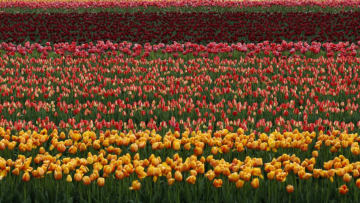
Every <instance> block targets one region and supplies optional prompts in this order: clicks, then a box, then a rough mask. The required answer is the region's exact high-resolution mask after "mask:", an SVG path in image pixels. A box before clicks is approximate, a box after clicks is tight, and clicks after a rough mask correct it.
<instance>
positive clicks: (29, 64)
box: [0, 42, 360, 134]
mask: <svg viewBox="0 0 360 203" xmlns="http://www.w3.org/2000/svg"><path fill="white" fill-rule="evenodd" d="M266 44H267V43H266V42H265V43H264V44H262V45H261V46H260V45H259V44H258V45H251V44H250V45H239V46H237V47H236V46H232V47H234V48H239V47H242V48H240V49H245V50H246V49H247V47H252V49H254V47H258V48H256V49H255V50H253V51H250V52H249V53H251V52H254V53H256V52H257V51H256V50H258V51H259V52H260V50H261V49H262V48H260V47H265V48H264V56H263V57H261V58H259V57H257V56H256V55H255V56H253V57H249V56H241V55H238V56H234V58H235V59H229V58H226V57H222V56H221V53H218V54H214V52H215V53H216V52H221V51H222V50H225V52H226V50H227V49H228V48H231V47H230V46H228V45H216V44H209V45H208V46H207V47H205V46H196V47H194V46H192V47H191V46H190V45H191V44H190V45H189V46H188V47H187V48H186V46H187V45H185V47H183V46H182V45H179V44H175V45H174V46H168V47H165V45H164V46H163V50H168V51H169V52H170V53H171V51H176V50H179V51H180V50H181V49H185V50H182V51H183V52H186V50H189V51H191V52H192V56H191V57H173V56H171V55H170V54H169V55H168V56H167V59H161V58H157V57H156V56H154V55H153V54H154V53H153V51H149V53H148V54H149V58H150V59H146V58H142V59H136V57H135V56H128V57H123V56H121V55H122V53H118V52H114V53H115V54H114V55H112V54H111V56H107V55H95V54H91V55H90V56H84V57H74V56H72V55H67V54H66V56H60V55H57V56H56V55H55V56H54V55H53V56H48V58H46V57H45V58H41V57H39V56H35V54H34V55H32V54H29V53H25V56H21V55H20V54H16V55H15V53H14V54H9V53H8V54H7V55H4V56H3V57H2V58H1V59H0V66H1V69H0V83H1V84H0V95H1V102H0V112H1V118H0V126H2V127H5V128H8V129H16V130H21V129H26V130H27V129H38V128H46V129H58V128H60V129H66V128H69V127H70V128H72V129H78V130H80V131H82V132H83V131H85V130H101V129H103V130H105V129H110V128H115V129H117V130H129V129H132V130H135V131H136V130H140V129H156V130H158V131H161V130H163V129H164V130H165V131H167V130H169V129H172V130H178V131H183V130H185V129H186V128H189V129H192V130H199V129H204V130H206V129H213V130H217V129H223V128H227V129H229V130H232V129H237V128H238V127H241V128H243V129H245V130H246V131H249V130H253V131H254V133H255V134H257V133H259V132H269V131H273V130H275V129H276V130H277V131H279V132H282V131H284V130H286V131H292V130H293V129H295V128H298V129H301V130H304V131H306V130H308V131H320V130H322V131H324V132H328V131H332V130H334V129H338V130H341V131H343V130H345V131H347V132H358V129H359V126H360V122H359V121H358V120H357V119H355V118H356V117H359V116H360V109H359V105H358V104H359V98H360V93H359V92H360V89H359V85H358V84H359V81H360V80H359V68H358V66H356V64H358V63H359V59H358V58H357V57H356V56H351V54H352V53H354V51H357V45H354V44H352V45H351V46H349V47H350V49H352V51H348V50H349V47H346V46H347V45H348V44H344V43H342V44H338V45H333V44H332V45H331V44H330V45H328V46H326V47H332V48H330V49H333V50H339V51H340V50H343V51H341V52H343V53H349V52H350V54H343V56H339V55H338V56H334V57H332V58H330V57H329V58H324V57H323V56H320V57H318V58H312V57H306V56H298V55H296V54H295V55H293V56H283V57H272V56H270V55H268V56H267V55H266V53H265V52H266V51H267V50H272V51H269V53H271V52H273V53H275V54H276V53H277V51H276V50H279V51H280V50H281V49H288V47H287V46H288V45H289V46H291V43H289V44H288V43H283V44H282V45H276V44H267V45H266ZM81 46H85V45H81ZM112 46H113V47H114V48H115V45H113V44H110V43H107V44H102V45H97V46H96V47H98V49H99V50H101V49H102V48H101V47H112ZM121 46H123V45H121ZM293 46H294V47H297V45H296V44H295V45H294V44H293ZM304 46H305V45H304ZM308 46H310V45H308ZM2 47H3V48H4V49H7V50H8V52H13V51H16V49H18V50H20V51H21V50H22V49H23V48H21V47H18V48H15V46H8V47H5V46H4V44H3V45H2ZM25 47H28V48H26V50H27V51H26V52H28V51H29V50H31V49H32V48H31V47H33V46H32V45H28V44H27V45H25ZM48 47H50V46H47V47H39V45H38V46H37V48H36V49H38V50H39V49H40V50H47V49H48ZM54 47H56V45H54ZM65 47H66V46H65ZM224 47H225V49H223V48H224ZM266 47H267V48H266ZM282 47H283V48H282ZM300 47H301V46H300ZM305 47H306V46H305ZM50 48H51V47H50ZM151 48H153V49H156V48H155V46H153V47H151V46H149V47H147V46H145V48H141V46H140V45H135V46H134V47H133V48H125V49H127V50H132V51H133V53H134V52H135V53H138V51H137V50H144V49H145V50H150V49H151ZM197 48H199V49H200V50H201V49H202V50H207V51H208V52H209V53H210V54H209V55H208V57H205V56H196V54H195V53H196V51H195V50H194V49H197ZM298 48H299V47H298ZM14 49H15V50H14ZM24 49H25V48H24ZM66 49H67V50H76V49H78V48H77V47H76V45H75V44H71V45H68V46H67V48H66ZM115 49H119V46H118V47H116V48H115ZM121 49H122V48H121ZM300 49H301V50H306V48H304V47H303V48H300ZM308 49H309V50H313V51H315V52H318V49H319V45H318V44H316V43H314V44H312V45H311V46H310V48H308ZM58 50H60V49H58ZM58 50H55V52H56V51H58ZM123 50H124V49H123ZM78 52H81V51H80V50H78ZM145 52H146V51H145ZM191 52H190V53H191ZM269 53H267V54H269ZM43 54H44V53H43ZM50 54H51V53H50ZM166 54H167V53H165V54H162V53H160V54H159V56H161V57H162V56H164V55H165V57H166ZM172 54H176V53H172ZM200 54H201V55H203V54H202V53H200ZM224 54H229V53H224ZM305 54H306V53H305ZM12 55H14V56H12ZM130 55H133V54H130ZM151 55H152V56H151ZM211 55H212V56H211ZM214 55H215V56H214ZM234 55H235V53H234ZM345 55H347V56H345ZM219 56H221V57H219ZM174 58H176V59H174Z"/></svg>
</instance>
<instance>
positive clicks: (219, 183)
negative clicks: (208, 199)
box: [213, 179, 223, 188]
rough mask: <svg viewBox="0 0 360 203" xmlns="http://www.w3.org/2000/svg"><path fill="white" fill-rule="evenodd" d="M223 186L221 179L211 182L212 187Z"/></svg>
mask: <svg viewBox="0 0 360 203" xmlns="http://www.w3.org/2000/svg"><path fill="white" fill-rule="evenodd" d="M222 184H223V181H222V179H215V180H214V182H213V185H214V186H215V187H217V188H219V187H221V186H222Z"/></svg>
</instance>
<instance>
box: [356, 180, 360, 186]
mask: <svg viewBox="0 0 360 203" xmlns="http://www.w3.org/2000/svg"><path fill="white" fill-rule="evenodd" d="M356 187H358V188H360V178H358V179H357V180H356Z"/></svg>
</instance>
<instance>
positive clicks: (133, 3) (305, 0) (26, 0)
mask: <svg viewBox="0 0 360 203" xmlns="http://www.w3.org/2000/svg"><path fill="white" fill-rule="evenodd" d="M271 5H280V6H300V5H301V6H319V5H321V6H330V7H341V6H358V5H359V1H358V0H327V1H320V0H297V1H294V0H285V1H284V0H271V1H267V0H266V1H265V0H263V1H258V0H225V1H220V0H181V1H178V0H176V1H175V0H157V1H152V0H120V1H119V0H116V1H114V0H106V1H92V0H79V1H67V0H50V1H49V0H23V1H12V0H3V1H2V2H1V3H0V8H4V7H5V8H7V7H21V8H79V7H80V8H81V7H85V8H88V7H103V8H106V7H139V6H145V7H148V6H156V7H170V6H176V7H184V6H193V7H198V6H220V7H257V6H265V7H266V6H271Z"/></svg>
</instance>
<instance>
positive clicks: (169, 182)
mask: <svg viewBox="0 0 360 203" xmlns="http://www.w3.org/2000/svg"><path fill="white" fill-rule="evenodd" d="M167 181H168V184H169V185H172V184H174V182H175V179H174V178H168V179H167Z"/></svg>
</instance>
